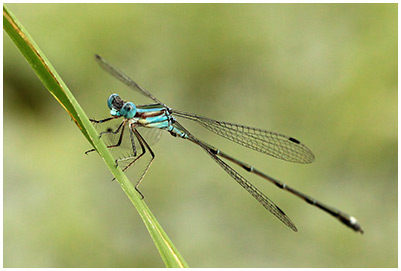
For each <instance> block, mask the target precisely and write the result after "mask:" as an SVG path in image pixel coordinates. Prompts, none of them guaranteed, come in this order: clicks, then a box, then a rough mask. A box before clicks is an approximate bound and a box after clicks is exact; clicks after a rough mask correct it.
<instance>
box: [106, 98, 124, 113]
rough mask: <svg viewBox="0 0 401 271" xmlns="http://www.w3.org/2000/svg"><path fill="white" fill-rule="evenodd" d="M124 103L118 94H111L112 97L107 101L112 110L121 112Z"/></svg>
mask: <svg viewBox="0 0 401 271" xmlns="http://www.w3.org/2000/svg"><path fill="white" fill-rule="evenodd" d="M123 104H124V101H123V100H122V99H121V98H120V96H119V95H118V94H111V95H110V97H109V98H108V99H107V106H108V107H109V108H110V109H115V110H117V111H118V110H120V109H121V107H122V106H123Z"/></svg>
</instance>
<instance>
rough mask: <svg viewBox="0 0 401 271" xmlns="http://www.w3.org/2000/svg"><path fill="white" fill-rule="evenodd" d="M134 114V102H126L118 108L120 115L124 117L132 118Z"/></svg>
mask: <svg viewBox="0 0 401 271" xmlns="http://www.w3.org/2000/svg"><path fill="white" fill-rule="evenodd" d="M135 114H136V106H135V104H133V103H131V102H128V103H125V104H124V105H123V107H122V108H121V109H120V116H123V117H124V118H126V119H132V118H133V117H135Z"/></svg>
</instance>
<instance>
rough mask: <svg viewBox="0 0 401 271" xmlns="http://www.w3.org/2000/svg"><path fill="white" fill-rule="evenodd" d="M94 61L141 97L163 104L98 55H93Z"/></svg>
mask: <svg viewBox="0 0 401 271" xmlns="http://www.w3.org/2000/svg"><path fill="white" fill-rule="evenodd" d="M95 60H96V62H97V63H98V64H99V65H100V67H102V69H103V70H105V71H106V72H108V73H109V74H111V75H112V76H114V77H115V78H117V79H118V80H120V81H121V82H123V83H124V84H126V85H127V86H129V87H130V88H131V89H133V90H135V91H137V92H139V93H141V94H142V95H145V96H146V97H148V98H150V99H152V100H153V101H155V102H156V103H159V104H163V103H162V102H161V101H159V100H158V99H157V98H156V97H155V96H153V95H152V94H151V93H150V92H148V91H147V90H145V89H144V88H142V87H141V86H139V85H138V84H137V83H135V81H134V80H132V79H131V78H129V77H128V75H126V74H124V73H123V72H122V71H120V70H118V69H117V68H114V67H113V66H112V65H110V64H109V63H108V62H107V61H106V60H105V59H104V58H102V57H101V56H99V55H95Z"/></svg>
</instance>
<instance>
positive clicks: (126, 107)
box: [86, 55, 363, 233]
mask: <svg viewBox="0 0 401 271" xmlns="http://www.w3.org/2000/svg"><path fill="white" fill-rule="evenodd" d="M95 59H96V61H97V62H98V63H99V65H100V66H101V67H102V68H103V69H104V70H105V71H107V72H108V73H110V74H111V75H113V76H114V77H115V78H117V79H119V80H120V81H122V82H123V83H125V84H126V85H128V86H129V87H130V88H132V89H134V90H135V91H137V92H139V93H141V94H142V95H145V96H146V97H148V98H150V99H152V100H153V101H154V102H155V103H154V104H147V105H135V104H134V103H132V102H128V101H125V100H123V99H121V97H120V96H119V95H117V94H112V95H110V97H109V98H108V100H107V105H108V107H109V108H110V114H111V117H109V118H106V119H102V120H93V119H91V121H92V122H94V123H104V122H107V121H110V120H113V119H117V118H122V122H121V124H120V125H119V126H118V127H117V129H116V130H115V131H112V130H107V131H104V132H102V133H100V135H104V134H115V135H117V134H118V135H119V137H118V141H117V142H116V144H113V145H109V146H107V147H108V148H115V147H119V146H120V145H121V143H122V141H123V136H124V130H125V128H126V127H127V128H128V131H129V137H130V140H131V147H132V155H131V156H129V157H125V158H122V159H117V160H116V165H118V163H119V162H121V161H129V163H128V165H126V166H125V167H124V168H123V171H126V170H127V169H128V168H129V167H130V166H131V165H133V164H134V163H135V162H136V161H138V160H139V159H140V158H141V157H143V156H144V154H145V153H146V152H147V151H149V153H150V154H151V157H152V158H151V160H150V161H149V163H148V164H147V166H146V168H145V170H144V172H143V173H142V175H141V177H140V178H139V180H138V181H137V183H136V185H135V189H136V190H137V191H138V193H139V194H140V195H141V197H142V198H143V195H142V193H141V192H140V191H139V189H138V186H139V184H140V183H141V181H142V180H143V178H144V176H145V174H146V172H147V171H148V169H149V167H150V165H151V164H152V162H153V159H154V157H155V155H154V153H153V151H152V149H151V148H150V146H149V144H148V143H147V142H146V141H145V139H144V138H143V137H142V135H141V134H140V133H139V132H138V130H137V128H139V127H145V128H156V129H162V130H165V131H167V132H169V133H170V134H171V135H172V136H175V137H180V138H182V139H186V140H189V141H190V142H192V143H195V144H196V145H198V146H199V147H201V148H202V149H203V150H204V151H205V152H206V153H207V154H208V155H209V156H210V157H211V158H212V159H213V160H214V161H215V162H216V163H217V164H218V165H220V166H221V167H222V168H223V169H224V170H225V171H226V172H227V173H228V174H229V175H230V176H231V177H232V178H233V179H234V180H235V181H237V182H238V183H239V184H240V185H241V186H242V187H243V188H244V189H245V190H246V191H248V193H249V194H251V195H252V196H253V197H254V198H255V199H256V200H257V201H258V202H259V203H260V204H261V205H262V206H263V207H265V208H266V209H267V210H268V211H269V212H271V213H272V214H273V215H275V216H276V217H277V218H278V219H279V220H281V221H282V222H283V223H284V224H285V225H287V226H288V227H289V228H291V229H292V230H293V231H298V230H297V228H296V227H295V225H294V223H293V222H292V221H291V220H290V218H289V217H288V216H287V215H286V214H285V213H284V212H283V211H282V210H281V209H280V208H279V207H278V206H277V205H276V204H274V203H273V202H272V201H271V200H270V199H269V198H268V197H266V196H265V195H264V194H263V193H262V192H261V191H260V190H259V189H258V188H256V187H255V186H254V185H253V184H251V183H250V182H249V181H248V180H246V179H245V178H244V177H242V176H241V175H240V174H239V173H238V172H237V171H235V170H234V169H233V168H231V167H230V166H229V165H228V164H227V163H226V162H225V161H223V160H222V159H225V160H227V161H230V162H232V163H234V164H236V165H238V166H240V167H242V168H243V169H245V170H246V171H248V172H251V173H254V174H256V175H258V176H260V177H262V178H264V179H266V180H268V181H270V182H272V183H274V184H275V185H276V186H278V187H279V188H281V189H283V190H286V191H288V192H290V193H292V194H293V195H295V196H297V197H299V198H301V199H303V200H305V201H306V202H307V203H309V204H311V205H314V206H316V207H318V208H320V209H321V210H323V211H325V212H326V213H328V214H330V215H332V216H333V217H335V218H337V219H338V220H339V221H341V222H342V223H343V224H345V225H346V226H348V227H350V228H351V229H353V230H355V231H357V232H361V233H363V230H362V228H361V226H360V225H359V223H358V221H357V220H356V219H355V218H354V217H353V216H350V215H348V214H346V213H344V212H342V211H340V210H338V209H335V208H333V207H330V206H328V205H326V204H324V203H322V202H320V201H318V200H316V199H314V198H312V197H310V196H308V195H306V194H304V193H302V192H299V191H298V190H296V189H294V188H291V187H289V186H288V185H286V184H285V183H283V182H281V181H279V180H277V179H275V178H272V177H270V176H268V175H267V174H265V173H263V172H261V171H259V170H257V169H256V168H254V167H253V166H250V165H248V164H246V163H244V162H241V161H240V160H238V159H236V158H234V157H232V156H230V155H228V154H227V153H225V152H223V151H221V150H219V149H217V148H215V147H213V146H211V145H210V144H208V143H205V142H203V141H201V140H199V139H198V138H196V137H195V136H193V135H192V134H191V133H190V132H189V131H188V130H187V129H185V128H184V127H183V126H182V125H181V124H180V123H179V122H178V121H177V119H176V117H181V118H184V119H189V120H192V121H195V122H197V123H198V124H200V125H202V126H203V127H205V128H206V129H209V130H210V131H212V132H214V133H216V134H217V135H220V136H222V137H225V138H227V139H229V140H231V141H233V142H235V143H238V144H240V145H242V146H245V147H248V148H250V149H252V150H255V151H258V152H261V153H264V154H267V155H270V156H273V157H275V158H278V159H282V160H285V161H289V162H295V163H311V162H313V160H314V159H315V157H314V155H313V154H312V152H311V151H310V150H309V149H308V148H307V147H306V146H305V145H304V144H302V143H301V142H300V141H298V140H297V139H295V138H293V137H289V136H285V135H282V134H279V133H275V132H270V131H266V130H262V129H258V128H253V127H249V126H244V125H240V124H233V123H229V122H223V121H217V120H214V119H210V118H207V117H203V116H199V115H196V114H192V113H187V112H182V111H178V110H175V109H172V108H170V107H168V106H166V105H165V104H164V103H162V102H161V101H160V100H159V99H157V98H156V97H155V96H153V95H152V94H151V93H149V92H148V91H147V90H145V89H144V88H142V87H140V86H139V85H138V84H137V83H135V82H134V81H133V80H132V79H131V78H129V77H128V76H127V75H125V74H124V73H122V72H121V71H119V70H117V69H116V68H114V67H113V66H111V65H110V64H109V63H108V62H107V61H105V60H104V59H103V58H102V57H100V56H99V55H96V56H95ZM135 141H137V142H138V143H139V147H140V151H138V150H137V146H136V144H135ZM91 151H94V149H92V150H89V151H87V152H86V153H88V152H91Z"/></svg>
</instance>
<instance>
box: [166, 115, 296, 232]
mask: <svg viewBox="0 0 401 271" xmlns="http://www.w3.org/2000/svg"><path fill="white" fill-rule="evenodd" d="M173 125H174V126H175V127H176V128H178V129H179V130H181V131H183V132H185V133H186V135H187V136H188V137H187V139H188V140H190V141H192V142H193V143H195V144H197V145H198V146H200V147H201V148H202V149H203V150H204V151H206V152H207V154H209V156H210V157H211V158H212V159H213V160H214V161H215V162H216V163H217V164H219V166H221V167H222V168H223V169H224V170H225V171H226V172H227V173H228V174H229V175H230V176H231V177H232V178H233V179H234V180H235V181H236V182H237V183H238V184H239V185H241V186H242V187H243V188H244V189H245V190H246V191H247V192H248V193H249V194H251V195H252V197H254V198H255V199H256V200H257V201H258V202H259V203H260V204H261V205H262V206H263V207H265V208H266V210H268V211H269V212H270V213H272V214H273V215H274V216H276V217H277V218H278V219H279V220H280V221H281V222H283V223H284V224H285V225H286V226H287V227H289V228H290V229H292V230H293V231H295V232H296V231H298V230H297V227H296V226H295V225H294V223H293V222H292V221H291V219H290V218H289V217H288V216H287V215H286V214H285V213H284V212H283V211H282V210H281V209H280V208H279V207H278V206H277V205H276V204H274V202H273V201H271V200H270V199H269V198H268V197H267V196H266V195H265V194H263V193H262V192H261V191H260V190H259V189H258V188H256V187H255V186H254V185H253V184H251V183H250V182H249V181H248V180H246V179H245V178H244V177H242V176H241V174H239V173H238V172H237V171H235V170H234V169H233V168H232V167H230V166H229V165H228V164H227V163H225V162H224V161H223V160H221V159H220V158H219V157H218V156H217V155H218V152H219V151H218V150H217V149H216V148H214V147H212V146H211V145H209V144H207V143H205V142H202V141H200V140H199V139H197V138H195V137H194V136H193V135H192V134H190V133H189V132H188V130H186V129H185V128H184V127H183V126H182V125H181V124H179V123H178V122H175V123H174V124H173Z"/></svg>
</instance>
